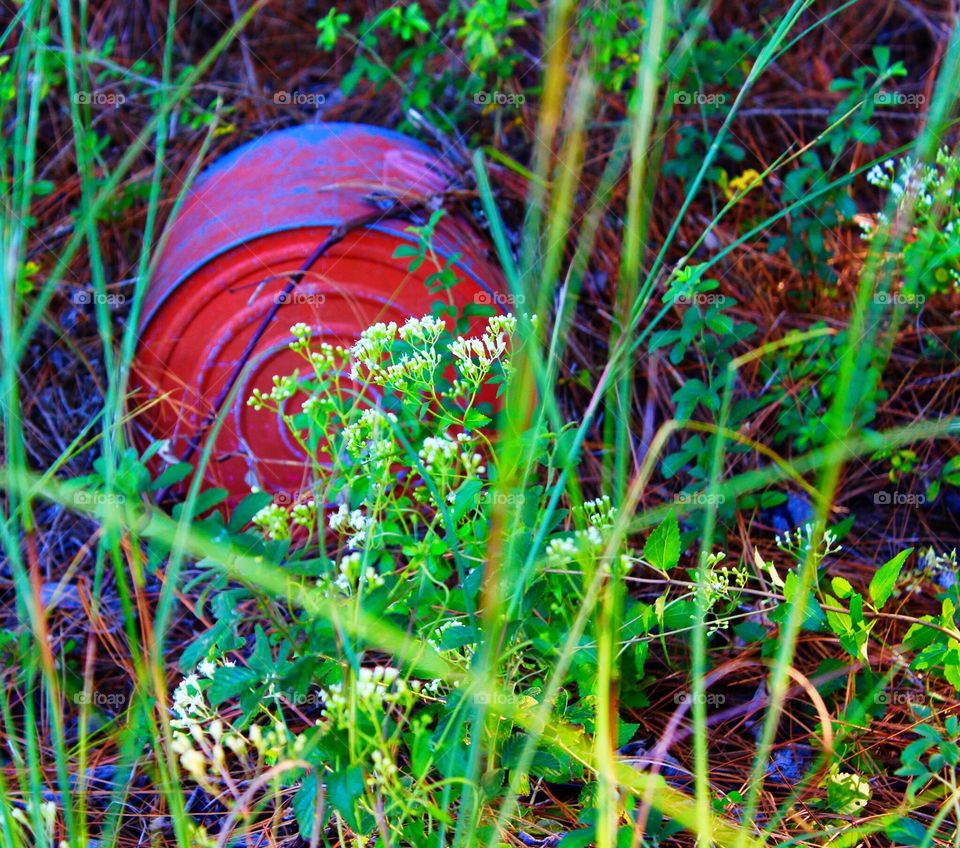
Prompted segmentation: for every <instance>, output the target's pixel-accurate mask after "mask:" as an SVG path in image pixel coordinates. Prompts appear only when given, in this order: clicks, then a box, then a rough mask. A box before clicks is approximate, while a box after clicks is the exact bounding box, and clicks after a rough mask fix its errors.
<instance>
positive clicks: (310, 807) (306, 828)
mask: <svg viewBox="0 0 960 848" xmlns="http://www.w3.org/2000/svg"><path fill="white" fill-rule="evenodd" d="M316 810H317V773H316V772H315V771H314V772H310V774H308V775H307V776H306V777H305V778H304V779H303V783H301V784H300V788H299V789H298V790H297V794H296V795H294V796H293V814H294V815H295V816H296V817H297V825H298V826H299V827H300V836H301V838H303V839H305V840H307V841H308V842H309V841H310V839H311V838H312V836H313V825H314V819H315V818H316ZM323 825H324V822H320V823H319V826H320V828H323Z"/></svg>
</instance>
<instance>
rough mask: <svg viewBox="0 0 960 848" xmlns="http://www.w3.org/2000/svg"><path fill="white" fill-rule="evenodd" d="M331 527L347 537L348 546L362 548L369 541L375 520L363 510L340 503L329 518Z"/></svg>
mask: <svg viewBox="0 0 960 848" xmlns="http://www.w3.org/2000/svg"><path fill="white" fill-rule="evenodd" d="M328 523H329V524H330V529H331V530H333V531H334V532H336V533H339V534H341V535H343V536H346V537H347V547H348V548H351V549H354V550H355V549H357V548H362V547H363V546H364V544H365V543H366V541H367V538H368V533H369V531H370V530H371V528H372V526H373V521H372V520H371V519H370V518H368V517H367V516H366V515H364V514H363V510H360V509H350V508H349V507H348V506H347V505H346V504H340V506H339V507H337V511H336V512H334V513H333V514H332V515H331V516H330V519H329V522H328Z"/></svg>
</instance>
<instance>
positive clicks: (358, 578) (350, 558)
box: [317, 552, 385, 598]
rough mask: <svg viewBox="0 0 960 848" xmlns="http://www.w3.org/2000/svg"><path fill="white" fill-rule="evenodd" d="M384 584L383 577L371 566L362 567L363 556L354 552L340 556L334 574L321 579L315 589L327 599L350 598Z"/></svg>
mask: <svg viewBox="0 0 960 848" xmlns="http://www.w3.org/2000/svg"><path fill="white" fill-rule="evenodd" d="M384 582H385V581H384V579H383V576H382V575H381V574H380V573H379V572H378V571H377V570H376V569H375V568H374V567H373V566H372V565H367V566H364V565H363V556H362V555H361V554H360V553H359V552H354V553H352V554H345V555H344V556H342V557H341V558H340V563H339V565H338V566H337V571H336V574H335V575H334V576H332V577H330V576H324V577H321V578H320V579H319V580H318V581H317V588H318V589H319V590H320V591H321V592H322V593H323V594H324V596H325V597H328V598H333V597H342V598H351V597H357V596H359V595H362V594H364V593H365V592H368V591H372V590H374V589H379V588H380V587H381V586H383V585H384Z"/></svg>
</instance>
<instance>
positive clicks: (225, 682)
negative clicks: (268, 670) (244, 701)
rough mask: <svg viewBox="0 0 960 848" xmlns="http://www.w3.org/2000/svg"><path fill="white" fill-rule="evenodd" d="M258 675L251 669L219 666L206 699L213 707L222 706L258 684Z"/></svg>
mask: <svg viewBox="0 0 960 848" xmlns="http://www.w3.org/2000/svg"><path fill="white" fill-rule="evenodd" d="M259 678H260V675H258V674H257V673H256V672H255V671H254V670H253V669H250V668H244V667H243V666H239V665H234V666H229V665H227V666H221V667H220V668H218V669H217V670H216V672H215V673H214V676H213V682H212V683H211V684H210V689H209V691H208V692H207V697H208V698H209V699H210V703H211V704H212V705H213V706H215V707H216V706H217V705H219V704H222V703H223V702H224V701H226V700H229V699H230V698H235V697H236V696H237V695H241V694H243V693H244V692H246V691H247V690H248V689H250V687H251V686H254V685H255V684H257V683H259V682H260V681H259Z"/></svg>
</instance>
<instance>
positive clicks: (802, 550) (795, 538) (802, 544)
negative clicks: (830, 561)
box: [776, 522, 843, 560]
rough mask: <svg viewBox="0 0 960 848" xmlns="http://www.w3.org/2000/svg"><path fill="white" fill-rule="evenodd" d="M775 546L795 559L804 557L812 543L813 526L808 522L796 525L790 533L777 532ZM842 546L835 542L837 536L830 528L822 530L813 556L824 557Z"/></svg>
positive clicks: (820, 558) (839, 549) (837, 551)
mask: <svg viewBox="0 0 960 848" xmlns="http://www.w3.org/2000/svg"><path fill="white" fill-rule="evenodd" d="M776 543H777V547H778V548H780V550H782V551H787V552H788V553H792V554H793V555H794V556H795V557H796V558H797V559H803V558H804V557H806V555H807V553H808V551H809V550H810V548H811V547H812V546H813V544H814V526H813V524H811V523H810V522H807V523H806V524H804V525H802V526H800V527H797V528H796V530H794V531H792V532H790V533H784V534H783V536H781V535H780V534H779V533H778V534H777V536H776ZM841 550H843V548H842V547H841V546H840V545H839V544H837V536H836V534H835V533H834V532H833V531H832V530H829V529H827V530H824V531H823V536H821V537H820V538H819V539H818V540H817V549H816V550H815V551H814V556H815V557H817V559H818V560H822V559H825V558H826V557H828V556H830V555H831V554H835V553H839V552H840V551H841Z"/></svg>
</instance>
